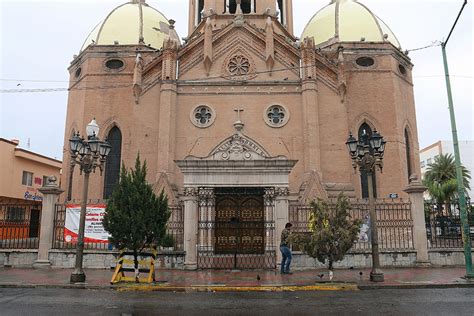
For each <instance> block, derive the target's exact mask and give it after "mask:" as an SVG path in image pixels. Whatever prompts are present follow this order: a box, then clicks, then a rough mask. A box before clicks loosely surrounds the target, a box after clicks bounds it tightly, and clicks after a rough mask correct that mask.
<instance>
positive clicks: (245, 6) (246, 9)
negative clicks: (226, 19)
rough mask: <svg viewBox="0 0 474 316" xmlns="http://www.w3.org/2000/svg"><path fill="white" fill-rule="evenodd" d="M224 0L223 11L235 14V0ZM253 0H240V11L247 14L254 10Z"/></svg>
mask: <svg viewBox="0 0 474 316" xmlns="http://www.w3.org/2000/svg"><path fill="white" fill-rule="evenodd" d="M224 1H225V4H224V5H225V8H226V9H225V10H226V11H225V12H227V11H228V12H229V13H230V14H235V12H236V11H237V1H236V0H224ZM255 2H256V1H255V0H242V2H241V5H240V7H241V8H242V13H244V14H249V13H252V12H255Z"/></svg>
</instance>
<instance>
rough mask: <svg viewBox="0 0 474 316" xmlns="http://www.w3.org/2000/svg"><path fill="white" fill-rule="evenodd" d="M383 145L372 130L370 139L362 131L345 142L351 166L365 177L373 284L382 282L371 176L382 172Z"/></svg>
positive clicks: (379, 137) (380, 137) (376, 133)
mask: <svg viewBox="0 0 474 316" xmlns="http://www.w3.org/2000/svg"><path fill="white" fill-rule="evenodd" d="M385 143H386V141H385V140H384V139H383V137H382V135H380V134H379V133H378V132H377V131H376V130H374V133H373V134H372V136H370V137H369V135H367V133H366V132H365V131H364V133H363V134H362V136H361V137H360V139H359V140H358V141H357V139H355V138H354V136H352V134H349V138H348V139H347V141H346V146H347V149H348V150H349V154H350V156H351V159H352V166H353V167H354V169H355V170H356V169H357V167H359V171H360V172H361V174H362V173H363V172H365V173H366V175H367V184H368V187H369V188H368V190H369V214H370V230H371V243H372V271H371V272H370V280H371V281H373V282H383V281H384V275H383V272H382V271H381V270H380V261H379V241H378V234H377V215H376V213H375V197H374V189H373V182H372V175H373V174H374V173H375V171H376V169H377V168H378V169H380V172H382V167H383V161H382V159H383V154H384V151H385Z"/></svg>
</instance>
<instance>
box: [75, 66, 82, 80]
mask: <svg viewBox="0 0 474 316" xmlns="http://www.w3.org/2000/svg"><path fill="white" fill-rule="evenodd" d="M81 72H82V68H81V67H79V68H77V69H76V72H75V73H74V76H76V78H79V77H80V76H81Z"/></svg>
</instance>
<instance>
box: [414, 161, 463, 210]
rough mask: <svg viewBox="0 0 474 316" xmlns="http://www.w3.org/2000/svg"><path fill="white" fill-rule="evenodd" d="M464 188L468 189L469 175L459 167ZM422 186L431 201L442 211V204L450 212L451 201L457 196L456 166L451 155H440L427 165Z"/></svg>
mask: <svg viewBox="0 0 474 316" xmlns="http://www.w3.org/2000/svg"><path fill="white" fill-rule="evenodd" d="M461 172H462V176H463V183H464V187H465V189H466V192H467V190H469V189H470V187H469V184H470V180H471V174H470V172H469V170H467V169H466V168H465V167H464V166H461ZM423 184H424V185H425V186H426V187H427V188H428V193H429V195H430V196H431V199H433V201H434V202H435V203H436V204H437V205H438V209H439V210H441V209H442V205H443V204H444V205H445V206H446V207H445V208H446V209H447V210H448V211H450V204H451V201H452V200H453V199H454V198H455V197H456V196H457V181H456V164H455V162H454V157H453V156H452V155H451V154H446V155H444V154H440V155H439V156H436V157H435V159H434V162H433V163H431V164H429V165H428V167H427V169H426V173H425V176H424V179H423Z"/></svg>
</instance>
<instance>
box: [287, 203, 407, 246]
mask: <svg viewBox="0 0 474 316" xmlns="http://www.w3.org/2000/svg"><path fill="white" fill-rule="evenodd" d="M335 205H336V203H335V201H333V200H331V201H330V202H329V206H330V208H332V209H333V208H334V207H335ZM375 209H376V215H377V232H378V239H379V249H380V250H382V251H398V250H413V249H414V245H413V220H412V217H411V203H410V202H408V201H404V200H401V199H400V200H377V202H376V205H375ZM311 211H312V209H311V207H310V206H308V205H298V204H290V208H289V221H290V222H291V223H292V224H293V227H292V231H294V232H298V233H308V234H310V233H311V230H310V227H309V223H310V214H311ZM349 215H350V217H351V219H354V220H356V219H357V220H360V221H361V222H362V225H361V233H360V234H359V238H358V240H357V241H356V242H355V243H354V246H353V247H352V248H351V250H350V251H349V252H352V253H354V252H369V251H370V250H371V243H370V230H369V227H370V216H369V204H368V201H367V200H351V209H350V211H349ZM294 250H296V251H298V250H300V249H298V248H297V246H294Z"/></svg>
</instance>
